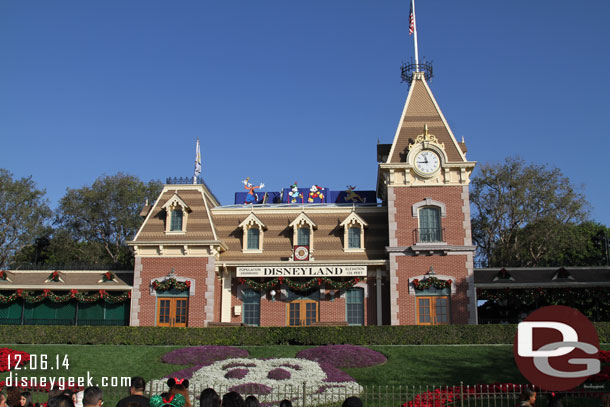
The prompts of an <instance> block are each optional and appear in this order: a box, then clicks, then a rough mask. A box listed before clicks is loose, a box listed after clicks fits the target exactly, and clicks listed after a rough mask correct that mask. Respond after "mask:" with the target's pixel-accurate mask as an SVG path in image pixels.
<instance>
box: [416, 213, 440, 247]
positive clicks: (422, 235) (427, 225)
mask: <svg viewBox="0 0 610 407" xmlns="http://www.w3.org/2000/svg"><path fill="white" fill-rule="evenodd" d="M442 241H443V236H442V229H441V209H440V208H438V207H436V206H426V207H423V208H420V210H419V242H422V243H431V242H442Z"/></svg>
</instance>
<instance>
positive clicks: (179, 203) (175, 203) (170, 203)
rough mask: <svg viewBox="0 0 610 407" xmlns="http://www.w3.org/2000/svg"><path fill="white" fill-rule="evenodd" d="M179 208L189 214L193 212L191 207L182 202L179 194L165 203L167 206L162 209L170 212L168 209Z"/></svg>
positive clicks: (164, 205)
mask: <svg viewBox="0 0 610 407" xmlns="http://www.w3.org/2000/svg"><path fill="white" fill-rule="evenodd" d="M178 206H180V207H181V208H182V210H183V211H185V212H186V211H188V212H190V211H191V208H189V206H188V205H187V204H186V202H184V201H183V200H182V198H180V196H179V195H178V193H177V192H175V193H174V195H173V196H172V197H171V198H169V199H168V200H167V202H165V204H163V206H162V208H163V209H165V210H168V209H173V208H176V207H178Z"/></svg>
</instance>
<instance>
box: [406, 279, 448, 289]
mask: <svg viewBox="0 0 610 407" xmlns="http://www.w3.org/2000/svg"><path fill="white" fill-rule="evenodd" d="M452 283H453V281H452V280H440V279H438V278H436V277H427V278H424V279H423V280H419V279H417V278H414V279H413V287H415V289H416V290H426V289H428V288H430V287H434V288H436V289H438V290H442V289H443V288H447V287H451V284H452Z"/></svg>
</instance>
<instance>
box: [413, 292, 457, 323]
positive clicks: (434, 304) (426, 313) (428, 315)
mask: <svg viewBox="0 0 610 407" xmlns="http://www.w3.org/2000/svg"><path fill="white" fill-rule="evenodd" d="M417 323H418V324H419V325H446V324H448V323H449V297H440V296H439V297H435V296H431V297H417Z"/></svg>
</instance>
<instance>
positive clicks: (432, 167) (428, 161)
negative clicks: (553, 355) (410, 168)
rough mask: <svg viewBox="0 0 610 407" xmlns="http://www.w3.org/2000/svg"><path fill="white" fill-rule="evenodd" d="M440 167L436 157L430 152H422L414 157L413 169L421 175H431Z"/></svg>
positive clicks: (439, 161)
mask: <svg viewBox="0 0 610 407" xmlns="http://www.w3.org/2000/svg"><path fill="white" fill-rule="evenodd" d="M440 166H441V160H440V158H439V157H438V155H437V154H436V153H435V152H433V151H431V150H423V151H421V152H420V153H418V154H417V155H416V156H415V168H417V169H418V170H419V172H421V173H422V174H432V173H434V172H435V171H436V170H438V169H439V167H440Z"/></svg>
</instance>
